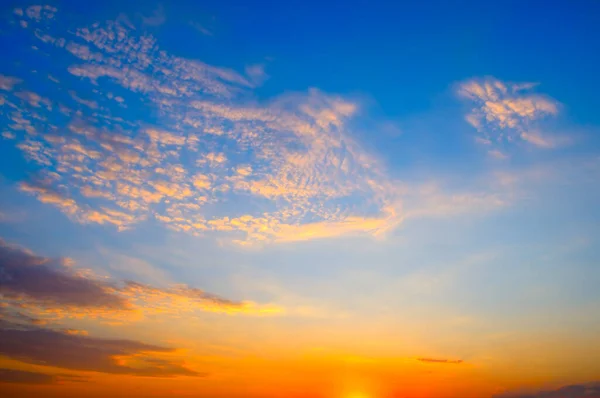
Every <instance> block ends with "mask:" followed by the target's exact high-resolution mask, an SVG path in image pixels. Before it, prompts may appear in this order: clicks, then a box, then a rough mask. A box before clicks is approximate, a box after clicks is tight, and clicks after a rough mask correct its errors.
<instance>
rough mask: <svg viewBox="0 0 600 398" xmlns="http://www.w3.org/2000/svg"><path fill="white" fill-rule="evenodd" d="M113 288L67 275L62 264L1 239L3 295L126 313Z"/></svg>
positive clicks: (123, 301)
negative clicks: (122, 310) (119, 310)
mask: <svg viewBox="0 0 600 398" xmlns="http://www.w3.org/2000/svg"><path fill="white" fill-rule="evenodd" d="M109 288H110V286H108V285H106V284H104V283H101V282H99V281H96V280H93V279H88V278H84V277H82V276H79V275H76V274H73V273H71V272H68V271H67V269H66V267H64V266H62V265H61V263H60V260H52V259H49V258H45V257H38V256H36V255H34V254H33V253H31V252H29V251H27V250H24V249H22V248H20V247H17V246H12V245H9V244H7V243H6V242H4V241H3V240H2V239H0V293H2V294H3V295H4V296H6V297H9V298H15V297H21V296H25V297H26V298H29V299H33V300H35V301H38V302H41V303H44V304H46V305H49V304H55V305H60V306H75V307H83V308H94V307H96V308H98V307H103V308H109V309H126V308H127V307H128V305H127V301H126V300H125V299H124V298H122V297H119V296H118V295H116V294H114V293H112V292H111V291H110V289H109Z"/></svg>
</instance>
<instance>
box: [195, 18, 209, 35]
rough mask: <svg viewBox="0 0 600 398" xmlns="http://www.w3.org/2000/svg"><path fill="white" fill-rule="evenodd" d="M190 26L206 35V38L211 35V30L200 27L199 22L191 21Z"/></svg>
mask: <svg viewBox="0 0 600 398" xmlns="http://www.w3.org/2000/svg"><path fill="white" fill-rule="evenodd" d="M190 26H191V27H193V28H194V29H196V30H197V31H198V32H200V33H202V34H203V35H206V36H212V35H213V32H212V30H210V29H208V28H207V27H206V26H204V25H202V24H201V23H199V22H196V21H192V22H190Z"/></svg>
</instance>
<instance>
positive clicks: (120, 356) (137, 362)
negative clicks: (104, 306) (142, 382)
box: [0, 321, 200, 377]
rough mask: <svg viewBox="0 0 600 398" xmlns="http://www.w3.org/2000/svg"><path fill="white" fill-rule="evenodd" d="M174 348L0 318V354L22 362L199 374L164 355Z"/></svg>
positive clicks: (149, 373) (152, 373)
mask: <svg viewBox="0 0 600 398" xmlns="http://www.w3.org/2000/svg"><path fill="white" fill-rule="evenodd" d="M173 352H174V349H172V348H167V347H162V346H156V345H151V344H145V343H141V342H138V341H133V340H112V339H102V338H96V337H89V336H82V335H78V334H71V333H64V332H61V331H56V330H51V329H46V328H39V327H23V326H20V325H14V324H11V323H7V322H2V321H0V354H2V355H4V356H7V357H9V358H12V359H16V360H19V361H21V362H25V363H31V364H36V365H45V366H52V367H57V368H63V369H70V370H78V371H94V372H102V373H111V374H129V375H135V376H146V377H172V376H199V375H200V374H199V373H197V372H195V371H193V370H190V369H188V368H186V367H185V366H184V365H183V364H181V363H178V362H176V361H173V360H170V359H168V358H165V354H167V355H168V354H172V353H173Z"/></svg>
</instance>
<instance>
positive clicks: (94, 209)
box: [11, 20, 400, 244]
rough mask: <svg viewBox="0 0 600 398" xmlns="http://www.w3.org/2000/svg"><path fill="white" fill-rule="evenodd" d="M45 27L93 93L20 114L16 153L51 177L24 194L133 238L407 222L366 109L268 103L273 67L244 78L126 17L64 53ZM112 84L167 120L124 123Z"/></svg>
mask: <svg viewBox="0 0 600 398" xmlns="http://www.w3.org/2000/svg"><path fill="white" fill-rule="evenodd" d="M49 26H50V25H49ZM38 30H39V32H38V31H36V32H38V34H37V35H34V36H35V37H37V38H38V39H40V37H45V35H51V36H52V37H53V40H50V39H48V40H42V39H40V40H42V41H44V43H46V44H47V45H49V46H53V47H50V49H49V50H52V49H53V50H54V51H64V50H66V51H68V52H69V53H70V54H71V55H72V56H73V57H74V59H75V60H76V62H75V63H71V64H67V65H63V66H64V67H65V68H66V69H68V71H69V72H70V74H71V75H72V76H71V80H73V78H82V79H85V80H88V81H89V83H91V84H90V85H88V86H87V90H85V89H83V88H82V89H81V90H78V92H77V93H71V98H70V99H71V103H69V104H67V103H65V104H61V105H60V106H57V104H52V105H54V106H53V107H52V108H50V107H48V109H42V108H39V107H36V108H35V109H34V110H32V109H29V108H27V109H25V108H24V109H20V110H19V112H20V113H19V119H18V120H19V122H20V123H19V124H15V125H14V128H13V129H12V131H11V133H12V132H14V133H15V141H16V145H17V147H18V148H19V149H21V151H22V152H23V154H24V155H25V157H26V158H27V159H28V160H29V161H30V162H31V163H33V164H34V165H35V164H37V165H38V166H39V168H40V173H42V174H43V173H47V172H48V171H50V170H51V172H50V173H51V178H42V180H43V182H44V183H43V184H40V183H37V182H31V181H26V182H23V183H22V184H21V189H22V190H23V191H25V192H27V193H30V194H32V195H35V196H36V197H37V198H38V200H40V201H41V202H43V203H47V204H50V205H53V206H56V207H57V208H59V209H60V210H61V211H62V212H64V213H65V214H66V215H67V216H69V217H70V218H71V219H72V220H74V221H77V222H81V223H87V224H89V223H98V224H106V225H114V226H115V227H116V228H117V229H119V230H125V229H128V228H132V227H133V226H134V225H135V224H137V223H139V222H140V221H142V220H148V219H155V220H157V221H159V222H161V223H164V224H166V226H167V227H168V228H170V229H173V230H176V231H181V232H186V233H189V234H194V235H205V234H207V233H211V234H213V235H214V236H215V237H216V238H218V239H222V238H223V237H226V238H227V239H229V240H230V241H233V242H239V243H242V244H253V243H257V242H277V241H290V240H307V239H323V238H335V237H339V236H346V235H367V236H368V235H371V236H378V235H380V234H381V233H382V232H383V231H387V230H389V229H390V228H391V227H392V226H395V225H397V224H398V220H399V217H400V215H399V214H398V212H397V211H396V209H395V206H396V204H397V202H398V198H397V197H395V192H394V189H393V187H392V186H393V183H392V181H391V180H390V179H389V178H388V177H387V176H386V175H385V173H384V171H383V167H382V165H381V164H380V161H379V160H378V159H377V158H375V157H374V156H372V155H370V154H369V153H367V152H366V151H365V150H364V149H363V148H362V147H361V145H360V144H359V143H358V142H357V141H356V139H355V138H354V137H353V133H352V129H351V120H352V118H354V117H355V116H356V115H357V114H358V111H359V108H360V103H358V102H357V101H352V100H350V99H347V98H343V97H341V96H336V95H329V94H326V93H323V92H321V91H319V90H316V89H312V90H310V91H309V92H308V93H295V94H286V95H283V96H280V97H277V98H274V99H272V100H270V101H265V102H262V103H257V102H256V101H254V100H252V91H251V90H252V89H253V88H254V87H256V86H257V85H260V84H261V83H262V82H264V80H265V79H266V78H267V77H268V76H267V74H266V73H265V71H264V65H250V66H248V67H247V68H246V70H245V73H244V74H240V73H238V72H236V71H233V70H231V69H228V68H221V67H215V66H211V65H208V64H205V63H203V62H201V61H199V60H189V59H183V58H181V57H177V56H174V55H171V54H169V53H168V52H166V51H164V50H162V49H161V48H160V47H159V45H158V43H157V40H156V39H155V38H154V37H153V36H151V35H149V34H148V33H145V32H144V31H143V30H136V29H134V28H133V27H132V26H131V25H130V23H126V22H124V21H122V20H117V21H108V22H106V23H104V24H95V25H92V26H91V27H82V28H79V29H75V30H74V32H75V33H74V34H69V32H63V33H64V34H65V35H66V37H59V39H62V40H61V42H60V43H61V44H60V45H58V44H56V43H57V40H59V39H57V38H56V37H58V35H57V33H59V34H60V33H61V32H60V30H59V31H58V32H54V31H51V30H50V27H40V28H38ZM62 43H64V44H62ZM66 80H69V79H68V78H67V79H66ZM108 80H110V81H111V82H112V83H116V85H117V86H118V87H117V89H115V88H114V87H113V88H111V91H110V95H111V96H113V97H115V96H117V94H119V95H118V96H119V97H128V98H131V100H132V101H136V100H137V101H141V102H143V103H145V104H147V106H149V111H151V112H157V113H158V114H159V115H160V118H159V120H158V122H157V123H155V125H148V123H147V122H146V121H145V120H139V119H136V118H135V117H136V115H139V113H128V114H127V115H122V116H123V117H126V119H122V118H121V116H116V114H121V108H120V104H115V103H114V101H113V102H109V101H108V97H109V96H108V94H107V93H105V92H104V84H105V82H106V81H108ZM65 84H68V82H67V81H65ZM113 86H114V84H113ZM82 87H86V86H85V85H84V86H82ZM83 98H85V100H84V99H83ZM80 105H85V107H81V106H80ZM64 107H68V108H69V109H79V111H77V112H72V111H71V112H68V113H69V115H71V116H70V120H68V121H67V122H66V124H64V125H60V126H48V125H47V124H42V123H38V122H37V121H36V120H34V116H33V113H32V112H34V111H35V112H38V113H40V114H41V113H43V117H44V118H46V119H51V118H52V119H56V118H54V117H53V116H54V114H55V113H56V112H60V109H63V108H64ZM60 119H61V120H64V113H61V117H60ZM25 130H27V131H28V132H29V131H30V132H31V134H25V133H23V131H25ZM34 133H35V134H34ZM46 177H47V176H46ZM229 203H239V204H240V205H239V206H236V207H235V208H234V209H233V211H232V208H231V207H230V206H229ZM294 236H296V237H297V238H294Z"/></svg>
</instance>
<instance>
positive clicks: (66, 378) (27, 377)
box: [0, 369, 86, 384]
mask: <svg viewBox="0 0 600 398" xmlns="http://www.w3.org/2000/svg"><path fill="white" fill-rule="evenodd" d="M83 381H86V378H85V377H82V376H75V375H67V374H62V373H61V374H47V373H40V372H28V371H25V370H16V369H0V383H18V384H62V383H64V382H83Z"/></svg>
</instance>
